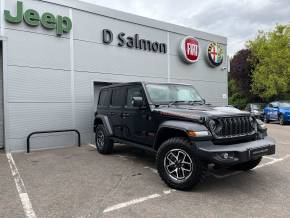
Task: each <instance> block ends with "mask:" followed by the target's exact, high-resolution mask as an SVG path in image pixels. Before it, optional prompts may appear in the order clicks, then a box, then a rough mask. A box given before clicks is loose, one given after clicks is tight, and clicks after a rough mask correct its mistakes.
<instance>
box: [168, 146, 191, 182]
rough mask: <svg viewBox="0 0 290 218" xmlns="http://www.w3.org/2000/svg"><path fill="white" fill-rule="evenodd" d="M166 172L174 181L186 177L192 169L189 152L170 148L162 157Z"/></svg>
mask: <svg viewBox="0 0 290 218" xmlns="http://www.w3.org/2000/svg"><path fill="white" fill-rule="evenodd" d="M164 168H165V170H166V173H167V174H168V175H169V176H170V177H171V178H172V179H173V180H175V181H183V180H186V179H188V178H189V177H190V176H191V174H192V171H193V162H192V159H191V158H190V156H189V154H188V153H187V152H186V151H184V150H182V149H171V150H170V151H168V152H167V153H166V155H165V158H164Z"/></svg>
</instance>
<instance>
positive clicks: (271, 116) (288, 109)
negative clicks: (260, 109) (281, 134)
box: [264, 101, 290, 125]
mask: <svg viewBox="0 0 290 218" xmlns="http://www.w3.org/2000/svg"><path fill="white" fill-rule="evenodd" d="M270 121H279V123H280V124H281V125H284V124H286V123H287V122H290V101H289V102H286V101H274V102H271V103H269V104H268V105H267V106H266V107H265V108H264V122H265V123H269V122H270Z"/></svg>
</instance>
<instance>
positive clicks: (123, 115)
mask: <svg viewBox="0 0 290 218" xmlns="http://www.w3.org/2000/svg"><path fill="white" fill-rule="evenodd" d="M129 116H130V114H128V113H122V115H121V117H122V118H126V117H129Z"/></svg>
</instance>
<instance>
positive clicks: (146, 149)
mask: <svg viewBox="0 0 290 218" xmlns="http://www.w3.org/2000/svg"><path fill="white" fill-rule="evenodd" d="M110 139H112V140H114V141H115V142H118V143H122V144H126V145H129V146H132V147H135V148H140V149H142V150H145V151H148V152H151V153H153V154H154V155H156V153H157V152H156V151H155V150H154V149H153V148H150V147H148V146H145V145H142V144H138V143H135V142H130V141H127V140H124V139H119V138H116V137H110Z"/></svg>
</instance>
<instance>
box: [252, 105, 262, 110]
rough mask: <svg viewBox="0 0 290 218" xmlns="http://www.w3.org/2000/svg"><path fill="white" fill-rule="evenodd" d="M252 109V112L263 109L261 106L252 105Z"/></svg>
mask: <svg viewBox="0 0 290 218" xmlns="http://www.w3.org/2000/svg"><path fill="white" fill-rule="evenodd" d="M252 108H253V110H261V109H262V108H263V105H261V104H253V105H252Z"/></svg>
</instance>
